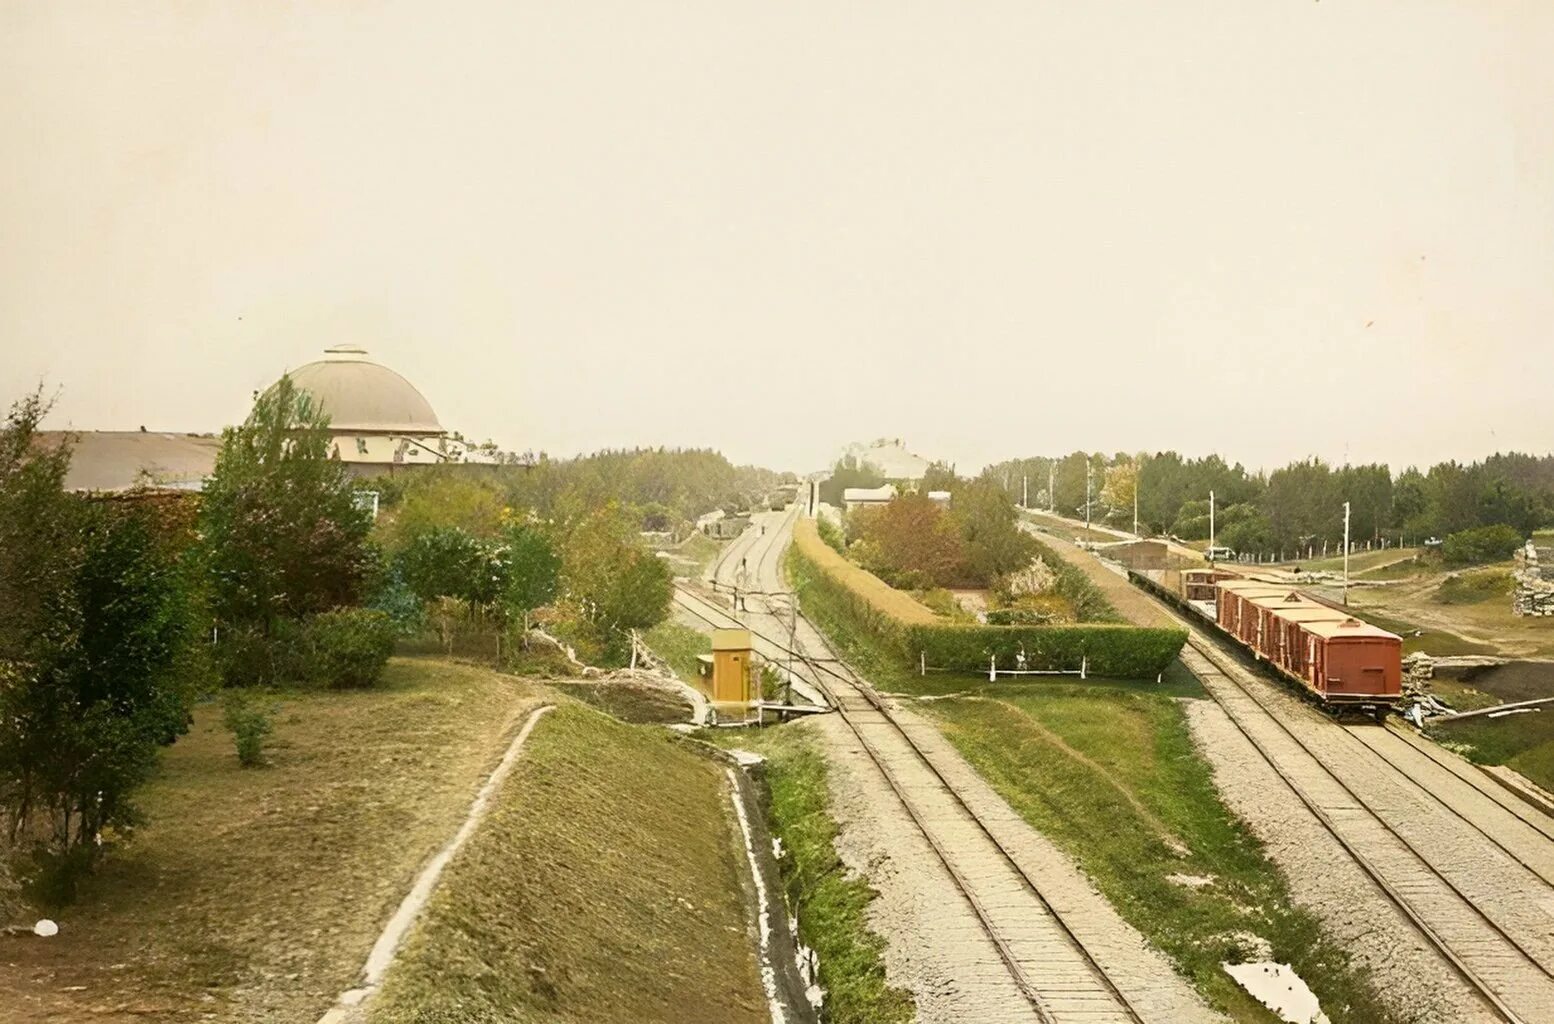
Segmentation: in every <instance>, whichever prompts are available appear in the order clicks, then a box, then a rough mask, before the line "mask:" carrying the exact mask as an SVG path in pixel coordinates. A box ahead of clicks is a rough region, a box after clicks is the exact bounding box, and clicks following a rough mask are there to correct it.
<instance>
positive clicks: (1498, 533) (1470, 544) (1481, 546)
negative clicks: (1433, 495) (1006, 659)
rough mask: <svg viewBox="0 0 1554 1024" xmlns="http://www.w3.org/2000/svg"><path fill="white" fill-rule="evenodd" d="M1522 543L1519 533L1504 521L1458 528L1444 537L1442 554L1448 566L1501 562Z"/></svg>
mask: <svg viewBox="0 0 1554 1024" xmlns="http://www.w3.org/2000/svg"><path fill="white" fill-rule="evenodd" d="M1521 546H1522V534H1521V533H1520V532H1519V531H1517V530H1516V529H1515V528H1514V527H1511V526H1507V525H1505V524H1504V523H1496V524H1495V525H1493V526H1478V527H1474V528H1473V529H1471V530H1460V531H1458V532H1457V533H1453V534H1450V535H1448V536H1447V538H1446V540H1445V541H1444V542H1443V543H1442V544H1441V555H1442V557H1443V558H1444V559H1445V560H1446V564H1447V565H1483V564H1485V563H1487V562H1502V561H1504V560H1506V559H1508V558H1510V557H1511V556H1512V555H1513V554H1515V553H1516V549H1517V548H1519V547H1521Z"/></svg>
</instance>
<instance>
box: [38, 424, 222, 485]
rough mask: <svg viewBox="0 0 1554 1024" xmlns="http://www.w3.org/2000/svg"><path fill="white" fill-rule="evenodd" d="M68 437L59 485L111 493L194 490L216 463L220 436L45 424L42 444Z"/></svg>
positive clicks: (59, 442)
mask: <svg viewBox="0 0 1554 1024" xmlns="http://www.w3.org/2000/svg"><path fill="white" fill-rule="evenodd" d="M67 438H70V439H73V440H74V442H75V448H74V450H73V451H72V453H71V456H70V470H69V471H68V472H67V473H66V474H65V489H66V490H70V491H99V492H103V493H111V492H115V491H128V490H132V489H134V488H137V487H149V488H156V489H160V490H179V491H198V490H201V489H202V488H204V486H205V478H206V477H208V476H210V473H211V470H213V469H215V468H216V452H217V450H218V449H220V447H221V438H219V437H216V436H214V435H211V434H171V433H163V432H161V431H145V430H84V431H64V430H48V431H42V432H40V433H39V440H40V441H42V443H44V444H49V445H55V444H61V443H63V442H64V441H65V440H66V439H67Z"/></svg>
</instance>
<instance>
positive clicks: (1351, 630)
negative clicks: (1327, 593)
mask: <svg viewBox="0 0 1554 1024" xmlns="http://www.w3.org/2000/svg"><path fill="white" fill-rule="evenodd" d="M1306 632H1308V633H1315V634H1316V635H1317V636H1320V637H1326V638H1327V639H1329V640H1331V639H1335V638H1345V639H1347V638H1351V637H1352V638H1355V639H1366V640H1397V641H1398V642H1399V643H1401V642H1402V639H1403V638H1402V637H1400V636H1398V635H1397V634H1396V633H1388V632H1387V631H1386V630H1384V629H1382V628H1380V627H1379V626H1373V625H1371V624H1370V623H1369V622H1361V621H1360V620H1359V619H1355V618H1349V617H1347V616H1346V617H1344V618H1343V619H1340V620H1338V621H1336V622H1333V621H1323V622H1309V623H1307V624H1306Z"/></svg>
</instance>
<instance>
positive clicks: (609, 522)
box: [561, 501, 674, 653]
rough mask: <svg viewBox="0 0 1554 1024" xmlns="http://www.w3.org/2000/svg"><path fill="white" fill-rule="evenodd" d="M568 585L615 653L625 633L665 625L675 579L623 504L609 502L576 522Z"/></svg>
mask: <svg viewBox="0 0 1554 1024" xmlns="http://www.w3.org/2000/svg"><path fill="white" fill-rule="evenodd" d="M561 560H562V561H561V567H562V581H563V583H564V585H565V587H566V594H567V597H568V599H569V600H571V601H572V602H573V603H574V604H575V605H576V606H577V607H578V609H579V611H580V613H581V616H582V619H583V621H584V622H586V623H588V624H589V625H590V626H591V627H592V628H593V630H594V632H595V634H596V636H597V638H598V639H599V640H600V641H601V642H602V643H603V644H604V645H605V647H606V648H607V649H608V650H610V651H611V652H612V653H619V652H620V651H622V650H623V649H624V647H625V643H626V640H625V634H626V633H627V632H628V631H630V630H633V629H646V628H648V627H650V626H654V625H657V624H658V623H659V622H662V621H663V619H664V617H665V616H666V615H668V614H669V602H670V600H671V598H672V597H673V595H674V575H673V573H671V572H670V570H669V567H668V566H667V565H665V564H664V561H663V560H662V559H660V558H658V557H657V556H656V555H654V554H653V553H652V552H651V551H648V550H647V549H646V548H645V547H644V546H643V544H642V541H641V538H640V537H639V536H638V535H637V531H636V529H635V525H634V523H633V522H632V521H631V518H630V516H629V515H628V514H627V513H626V512H625V510H624V509H623V508H622V507H621V505H620V503H619V502H614V501H611V502H607V503H605V504H604V505H603V506H601V507H599V508H596V509H594V510H593V511H592V512H590V513H588V514H587V515H585V516H583V517H581V518H580V519H579V520H578V521H577V522H575V523H573V524H571V529H570V531H569V532H568V534H567V537H566V540H565V542H564V544H563V545H562V551H561Z"/></svg>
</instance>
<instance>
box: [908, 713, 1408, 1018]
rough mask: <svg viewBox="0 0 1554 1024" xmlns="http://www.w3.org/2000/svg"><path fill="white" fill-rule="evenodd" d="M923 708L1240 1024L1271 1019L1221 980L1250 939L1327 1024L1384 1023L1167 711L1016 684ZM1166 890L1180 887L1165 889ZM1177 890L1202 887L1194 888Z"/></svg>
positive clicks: (1182, 722)
mask: <svg viewBox="0 0 1554 1024" xmlns="http://www.w3.org/2000/svg"><path fill="white" fill-rule="evenodd" d="M993 692H994V688H993V687H988V689H987V690H985V691H983V694H984V695H982V696H977V697H971V698H956V699H951V700H943V701H935V702H932V703H930V704H928V705H926V709H927V711H928V713H929V714H931V715H932V716H933V717H935V718H936V719H937V720H938V721H939V722H940V725H941V728H942V729H943V730H944V733H945V735H946V736H947V737H948V738H949V739H950V740H951V742H953V743H954V744H955V746H956V747H957V749H959V750H960V751H961V753H962V754H963V755H964V756H965V757H966V758H967V760H969V761H970V762H971V763H972V764H973V765H975V766H976V768H977V770H978V771H979V772H981V773H982V775H983V777H984V778H986V779H987V780H988V782H989V783H990V784H992V786H993V788H994V789H996V790H997V791H998V792H999V794H1000V795H1002V796H1003V797H1004V799H1005V800H1007V801H1008V802H1009V804H1010V806H1011V807H1013V808H1014V809H1015V811H1016V812H1017V813H1019V814H1020V816H1021V817H1023V818H1024V819H1025V820H1026V821H1028V822H1030V823H1031V824H1032V825H1033V826H1035V827H1036V828H1037V829H1039V830H1040V831H1041V832H1042V833H1043V834H1044V835H1046V836H1047V837H1048V838H1049V839H1051V840H1052V841H1053V842H1055V843H1057V844H1058V846H1059V847H1061V848H1062V849H1063V850H1064V851H1065V852H1066V853H1067V854H1068V855H1069V856H1070V857H1072V858H1073V859H1074V860H1075V861H1076V862H1077V863H1078V864H1079V866H1080V867H1081V868H1082V869H1083V870H1084V871H1085V873H1086V874H1088V875H1089V876H1090V877H1091V878H1092V879H1093V880H1094V881H1095V883H1096V884H1097V886H1099V887H1100V889H1101V891H1102V893H1104V894H1105V895H1106V897H1107V899H1109V900H1110V901H1111V903H1112V905H1113V906H1114V907H1116V908H1117V911H1118V913H1120V914H1121V915H1122V916H1123V918H1124V919H1125V920H1127V921H1128V922H1129V923H1131V924H1132V925H1133V926H1134V927H1135V928H1137V929H1139V931H1141V932H1142V933H1143V934H1144V935H1145V936H1147V937H1148V938H1149V939H1150V941H1151V942H1153V943H1154V944H1155V945H1156V946H1158V947H1160V948H1161V949H1162V950H1164V951H1165V953H1166V954H1167V955H1168V956H1169V957H1170V958H1171V959H1172V961H1173V962H1174V963H1175V964H1176V966H1177V968H1178V970H1180V971H1181V972H1182V973H1183V974H1185V975H1186V976H1187V977H1188V978H1190V979H1191V980H1192V982H1193V983H1194V985H1196V986H1197V988H1198V990H1199V991H1200V992H1202V993H1203V994H1204V996H1205V997H1206V998H1208V999H1209V1000H1210V1001H1211V1002H1212V1003H1213V1004H1214V1005H1215V1006H1217V1007H1219V1008H1220V1009H1222V1010H1224V1011H1226V1012H1227V1013H1229V1014H1230V1015H1231V1016H1232V1017H1233V1018H1235V1019H1236V1020H1242V1021H1269V1020H1272V1019H1273V1018H1271V1017H1270V1016H1269V1015H1268V1013H1267V1011H1266V1010H1264V1009H1263V1008H1262V1007H1261V1006H1260V1005H1258V1004H1257V1003H1256V1002H1255V1001H1253V1000H1252V999H1251V998H1250V997H1248V996H1247V995H1246V994H1245V993H1244V992H1243V991H1242V990H1241V989H1240V987H1239V986H1237V985H1236V984H1235V982H1234V981H1232V980H1231V978H1230V977H1229V976H1228V975H1226V974H1225V973H1224V971H1223V970H1222V969H1221V967H1220V964H1221V963H1222V962H1223V961H1226V960H1230V961H1235V960H1240V959H1244V958H1245V957H1246V956H1247V955H1248V954H1249V953H1250V952H1251V946H1250V944H1249V942H1248V940H1247V939H1246V937H1245V936H1246V934H1247V933H1250V934H1253V935H1257V936H1261V937H1262V938H1264V939H1266V940H1267V941H1268V942H1269V943H1271V944H1272V946H1273V957H1274V959H1275V960H1278V961H1281V962H1284V963H1289V964H1292V965H1293V966H1294V967H1295V969H1296V971H1297V972H1298V973H1299V974H1300V976H1301V977H1302V978H1304V979H1306V981H1307V982H1308V983H1310V985H1311V987H1312V989H1313V990H1314V991H1315V992H1316V993H1317V995H1318V997H1319V998H1320V999H1321V1000H1322V1005H1323V1008H1324V1010H1325V1011H1326V1012H1327V1014H1328V1017H1329V1018H1330V1019H1331V1020H1332V1021H1334V1022H1335V1024H1341V1022H1345V1021H1348V1022H1366V1024H1372V1022H1377V1021H1385V1020H1387V1019H1388V1017H1387V1015H1386V1013H1385V1011H1384V1010H1383V1009H1382V1008H1381V1006H1380V1004H1379V1003H1378V1001H1377V1000H1376V997H1375V993H1374V992H1373V991H1372V990H1371V989H1370V988H1369V987H1368V985H1367V983H1366V981H1365V979H1364V977H1363V976H1362V975H1361V974H1360V973H1359V972H1358V971H1356V970H1354V969H1353V968H1351V967H1350V966H1349V964H1348V960H1347V957H1346V956H1345V954H1344V953H1343V952H1342V951H1341V950H1340V949H1339V948H1338V947H1337V946H1335V945H1334V944H1333V943H1331V942H1329V941H1328V940H1327V939H1325V938H1324V937H1323V934H1322V931H1321V927H1320V924H1319V923H1318V922H1317V920H1316V919H1315V918H1314V917H1313V916H1312V915H1310V914H1308V913H1306V912H1304V911H1302V910H1299V909H1297V908H1295V907H1294V906H1292V904H1291V901H1290V896H1289V892H1288V889H1287V887H1286V886H1285V883H1284V880H1283V877H1282V876H1281V875H1280V874H1279V872H1278V870H1277V868H1275V866H1274V865H1273V864H1272V863H1271V862H1270V861H1269V860H1268V859H1267V858H1266V857H1265V856H1264V854H1263V852H1262V850H1261V848H1260V846H1259V844H1258V843H1257V841H1256V839H1255V838H1254V837H1253V836H1252V835H1251V834H1250V833H1249V832H1248V831H1247V830H1246V828H1245V827H1244V826H1243V825H1242V824H1241V823H1240V822H1239V821H1238V820H1237V819H1236V818H1235V817H1234V816H1233V815H1232V814H1231V813H1230V811H1229V810H1227V809H1226V807H1225V806H1224V804H1223V803H1221V802H1220V800H1219V796H1218V794H1217V792H1216V791H1215V788H1214V783H1213V779H1212V777H1211V775H1210V771H1209V767H1208V765H1207V764H1206V763H1205V762H1204V761H1203V760H1202V759H1201V758H1200V757H1199V756H1198V754H1197V752H1196V750H1195V749H1194V747H1193V743H1192V738H1191V735H1190V733H1189V730H1188V727H1187V722H1186V718H1185V715H1184V714H1183V712H1182V709H1181V708H1180V707H1179V706H1178V705H1177V703H1176V701H1174V700H1172V699H1170V698H1167V697H1163V696H1160V695H1158V694H1152V693H1147V692H1144V691H1142V690H1140V689H1137V688H1133V689H1127V688H1122V687H1115V686H1071V685H1066V684H1052V683H1043V684H1017V685H1015V686H1011V687H1009V688H1007V689H1006V690H1004V691H1003V693H1002V695H1001V696H999V697H992V696H989V695H988V694H991V693H993ZM1172 876H1179V877H1178V879H1177V880H1175V881H1173V879H1172ZM1182 877H1196V878H1198V879H1210V880H1211V881H1209V882H1208V883H1207V884H1204V885H1202V886H1199V887H1195V886H1193V885H1188V884H1183V882H1182V880H1181V878H1182Z"/></svg>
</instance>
